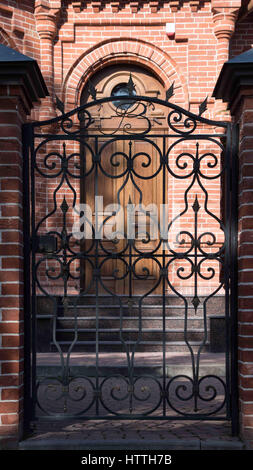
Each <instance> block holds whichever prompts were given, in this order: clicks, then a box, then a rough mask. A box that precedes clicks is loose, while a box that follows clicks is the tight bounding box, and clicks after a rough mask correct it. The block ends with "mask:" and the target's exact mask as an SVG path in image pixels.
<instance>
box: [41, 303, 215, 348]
mask: <svg viewBox="0 0 253 470" xmlns="http://www.w3.org/2000/svg"><path fill="white" fill-rule="evenodd" d="M129 300H130V301H129ZM186 300H187V335H186V334H185V331H184V329H185V314H186V309H185V305H184V302H183V301H182V299H180V298H178V297H175V296H173V297H166V299H165V301H166V305H165V306H163V299H162V297H161V296H150V297H146V298H145V299H144V300H143V302H142V303H141V308H139V306H138V305H139V301H140V298H139V297H134V298H132V299H129V297H128V296H122V297H120V302H121V307H120V305H119V299H118V298H116V297H112V296H109V295H108V296H107V295H103V296H101V297H99V298H98V299H97V301H96V297H95V296H94V295H89V296H83V297H81V298H74V297H69V298H68V299H67V303H65V305H63V303H62V299H60V298H59V299H55V301H54V302H52V304H53V303H54V304H55V306H56V305H57V321H56V341H57V343H58V345H59V346H60V347H61V348H62V351H63V352H65V351H68V350H69V348H70V347H71V344H72V343H73V341H74V338H75V329H76V330H77V338H76V339H77V341H76V342H75V345H74V349H73V351H78V352H79V351H82V352H86V351H87V352H90V351H92V352H94V351H95V350H96V326H97V325H98V330H99V331H98V338H99V350H100V351H101V352H103V351H105V352H106V351H113V352H121V351H124V345H123V344H122V341H121V339H123V340H124V341H125V342H126V344H128V346H129V347H131V348H132V347H134V345H135V344H136V342H137V341H138V339H139V340H140V343H139V344H138V347H137V348H138V351H140V352H141V351H143V352H147V351H162V349H163V341H165V342H166V346H164V347H165V349H166V351H178V352H182V351H189V349H188V346H187V344H186V341H185V340H186V339H187V341H188V342H190V344H191V346H192V347H193V348H195V350H196V351H197V350H198V348H199V347H200V345H201V344H202V342H203V340H204V312H203V301H202V302H200V304H199V306H198V308H196V309H195V308H194V306H193V304H192V298H190V297H188V298H187V297H186ZM44 302H45V299H44ZM75 302H76V304H77V305H74V304H75ZM96 303H97V304H98V305H96ZM52 304H51V308H50V305H49V304H47V305H46V307H47V308H46V309H45V308H44V309H40V311H39V317H40V318H43V315H44V318H46V317H47V318H48V319H49V321H50V322H51V331H52V318H53V316H54V315H53V312H54V310H52ZM44 306H45V305H44ZM97 307H98V308H97ZM210 307H211V308H210ZM220 311H221V299H220V298H218V300H217V302H216V303H213V305H208V306H207V311H206V315H207V329H208V331H207V338H206V339H207V343H206V344H205V347H204V348H203V350H205V351H208V347H209V319H208V316H209V315H210V314H212V313H216V314H217V312H219V313H220ZM164 313H165V318H164ZM140 315H141V329H142V333H141V335H140V331H139V317H140ZM120 327H121V335H120ZM163 327H165V332H163ZM49 342H50V345H49V350H51V351H56V350H57V347H56V345H55V344H54V342H53V335H52V333H51V334H50V341H49Z"/></svg>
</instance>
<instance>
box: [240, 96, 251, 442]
mask: <svg viewBox="0 0 253 470" xmlns="http://www.w3.org/2000/svg"><path fill="white" fill-rule="evenodd" d="M252 107H253V93H252V91H251V92H250V93H249V96H246V97H245V99H244V100H243V103H242V106H241V107H240V109H237V110H236V118H237V120H238V122H239V123H240V147H239V213H238V217H239V227H238V231H239V233H238V244H239V246H238V307H239V308H238V359H239V362H238V366H239V403H240V423H241V433H242V435H243V436H244V438H246V439H247V440H249V441H251V444H253V325H252V318H253V313H252V312H253V295H252V292H253V238H252V233H253V212H252V207H253V206H252V202H253V197H252V194H253V165H252V145H253V138H252V119H253V112H252Z"/></svg>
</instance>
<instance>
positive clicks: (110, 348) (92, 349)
mask: <svg viewBox="0 0 253 470" xmlns="http://www.w3.org/2000/svg"><path fill="white" fill-rule="evenodd" d="M70 344H71V343H69V344H60V346H61V350H62V352H68V351H69V348H70ZM199 348H200V346H199V345H198V346H196V345H192V350H193V352H194V353H197V352H198V351H199ZM162 350H163V347H162V345H161V344H143V343H142V344H139V345H138V346H137V347H136V351H137V352H161V351H162ZM208 350H209V345H208V344H206V345H205V346H204V347H203V348H202V350H201V351H202V352H207V351H208ZM51 351H52V352H56V351H57V348H56V346H55V345H51ZM73 351H74V352H83V353H86V352H89V353H94V354H95V353H96V346H95V344H86V345H83V344H76V345H75V347H74V350H72V352H73ZM165 351H166V352H174V353H175V352H186V353H190V351H189V348H188V346H187V345H186V344H185V343H184V344H166V347H165ZM99 352H100V353H103V352H122V353H125V352H126V350H125V348H124V347H123V346H122V344H113V343H112V344H100V346H99Z"/></svg>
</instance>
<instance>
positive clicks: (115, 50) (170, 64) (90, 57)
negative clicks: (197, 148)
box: [63, 38, 189, 111]
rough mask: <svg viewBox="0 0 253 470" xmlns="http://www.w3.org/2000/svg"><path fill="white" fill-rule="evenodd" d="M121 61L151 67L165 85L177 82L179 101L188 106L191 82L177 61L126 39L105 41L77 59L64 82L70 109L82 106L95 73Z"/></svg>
mask: <svg viewBox="0 0 253 470" xmlns="http://www.w3.org/2000/svg"><path fill="white" fill-rule="evenodd" d="M120 62H122V63H123V62H124V63H134V64H139V65H142V66H143V67H146V68H148V69H151V70H152V71H153V73H154V74H155V75H156V76H157V77H159V78H160V80H162V82H163V84H164V87H165V88H169V86H170V85H171V84H172V83H173V82H174V86H175V89H176V93H175V102H176V103H177V104H179V105H180V104H181V105H183V106H184V107H188V103H189V96H188V88H187V84H186V81H185V79H184V77H183V75H182V74H181V72H180V69H179V66H178V65H177V63H176V62H175V60H174V59H172V58H171V57H170V56H169V55H168V54H166V53H165V52H163V51H162V50H161V49H159V48H158V47H156V46H154V45H152V44H149V43H147V42H145V41H140V40H131V39H129V38H127V39H126V38H125V39H117V40H114V41H113V40H111V39H110V41H103V42H102V43H100V44H99V45H97V46H96V47H94V48H92V49H89V50H88V51H87V52H86V53H85V54H83V55H82V56H81V57H79V58H78V59H77V60H76V62H75V63H74V64H73V66H72V67H71V69H70V70H69V72H68V73H67V76H66V78H65V81H64V84H63V99H64V101H65V105H66V110H67V111H70V110H71V109H73V108H75V107H76V106H78V105H79V103H80V97H81V93H82V90H83V87H84V86H85V84H86V82H87V80H88V79H89V78H90V77H91V76H92V75H93V74H94V73H95V72H97V71H98V70H101V69H102V68H104V67H106V66H108V65H113V64H119V63H120Z"/></svg>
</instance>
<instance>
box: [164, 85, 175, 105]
mask: <svg viewBox="0 0 253 470" xmlns="http://www.w3.org/2000/svg"><path fill="white" fill-rule="evenodd" d="M174 83H175V82H173V83H172V85H171V86H170V87H169V89H168V90H167V91H166V101H169V99H170V98H171V97H172V96H173V95H174Z"/></svg>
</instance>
